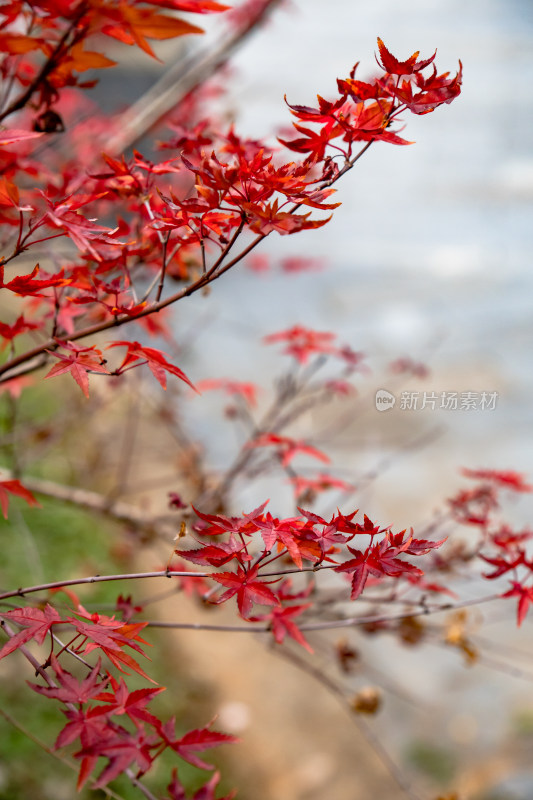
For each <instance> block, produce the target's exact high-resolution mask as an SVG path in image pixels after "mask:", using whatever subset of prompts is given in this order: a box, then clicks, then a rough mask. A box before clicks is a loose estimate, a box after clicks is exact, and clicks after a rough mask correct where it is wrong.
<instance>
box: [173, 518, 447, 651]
mask: <svg viewBox="0 0 533 800" xmlns="http://www.w3.org/2000/svg"><path fill="white" fill-rule="evenodd" d="M265 507H266V503H264V504H263V505H262V506H260V507H259V508H256V509H255V510H254V511H252V512H250V513H249V514H244V515H243V516H241V517H225V516H221V515H216V514H203V513H201V512H200V511H198V510H197V509H195V513H196V514H197V516H198V518H199V523H198V525H197V526H196V530H197V532H198V533H199V534H200V535H201V537H202V538H201V539H199V540H198V544H199V545H200V546H199V547H197V548H194V549H181V548H177V549H176V551H175V552H176V553H177V554H178V555H179V556H180V557H181V558H183V559H185V560H187V561H191V562H192V563H194V564H198V565H202V566H209V567H214V568H216V569H218V568H220V567H222V566H225V565H227V564H230V563H232V562H233V563H234V570H233V571H231V572H228V571H223V572H212V573H211V574H210V578H211V579H212V580H214V581H216V583H219V584H221V585H222V586H223V587H225V591H223V592H222V593H221V594H219V595H217V596H216V597H215V599H212V600H210V602H212V603H215V604H220V603H224V602H226V601H227V600H229V599H231V598H233V597H235V598H236V600H237V606H238V609H239V614H240V615H241V617H242V618H243V619H245V620H249V621H253V622H256V621H259V620H261V621H269V623H270V625H271V629H272V632H273V634H274V638H275V640H276V641H277V642H282V641H283V639H284V637H285V635H286V634H288V635H289V636H290V637H292V638H293V639H295V640H296V641H297V642H298V643H299V644H301V645H302V646H304V647H306V648H307V649H309V645H308V643H307V642H306V641H305V639H304V637H303V635H302V633H301V631H299V629H298V628H297V626H296V623H295V622H294V618H295V617H297V616H299V615H300V614H303V613H304V612H305V611H306V610H307V608H309V607H310V604H298V605H296V604H294V601H295V600H301V599H304V598H306V597H309V594H310V592H311V590H312V586H311V585H309V586H308V587H307V588H306V589H304V590H303V591H300V592H296V593H293V592H291V584H290V581H289V580H288V579H287V580H284V581H282V583H281V584H279V581H280V578H279V577H274V579H273V580H265V577H268V576H269V575H271V574H272V569H273V568H272V565H273V564H275V563H276V562H279V561H281V563H284V562H288V563H289V564H291V563H292V564H294V565H295V566H296V567H297V569H298V570H302V569H303V568H304V566H306V567H307V568H309V567H310V568H311V569H312V570H316V569H317V568H319V567H320V566H321V565H328V567H329V568H330V569H333V570H334V571H335V572H338V573H347V574H349V575H350V576H351V595H350V597H351V599H352V600H356V599H357V598H358V597H359V596H360V595H361V593H362V591H363V589H364V587H365V584H366V582H367V580H368V578H369V577H372V578H373V579H374V582H375V583H377V582H379V581H381V580H383V579H385V578H393V579H395V580H400V579H401V578H406V577H408V578H409V579H410V580H411V582H415V583H416V581H417V580H419V579H421V578H422V576H423V574H424V573H423V572H422V570H421V569H420V568H419V567H417V566H415V565H414V564H412V563H411V562H410V561H407V560H405V556H415V557H416V556H422V555H426V554H427V553H429V552H430V551H432V550H434V549H435V548H438V547H440V546H441V545H442V544H443V543H444V541H445V540H444V539H443V540H440V541H431V540H422V539H415V538H414V537H413V534H412V532H411V533H410V534H407V532H406V531H405V530H404V531H401V532H400V533H397V534H393V533H392V532H391V530H390V528H380V527H379V525H375V524H374V523H373V522H371V520H370V519H369V518H368V517H367V516H366V515H365V517H364V522H363V523H359V522H354V521H353V519H354V517H355V515H356V514H357V511H354V512H352V513H351V514H348V515H344V514H341V512H338V513H337V514H335V515H333V516H332V517H331V519H330V520H326V519H324V518H322V517H321V516H319V515H318V514H314V513H313V512H311V511H305V510H304V509H302V508H299V509H298V510H299V511H300V516H297V517H290V518H287V519H279V518H277V517H273V516H272V514H271V513H270V512H267V513H265ZM257 535H258V536H259V537H260V542H259V546H258V542H257V539H258V536H257ZM213 537H217V538H216V539H213ZM218 537H220V538H218ZM356 538H357V540H358V541H361V540H362V542H363V543H364V546H363V547H362V548H361V549H358V548H353V547H351V546H350V545H349V544H348V543H349V542H353V540H354V539H356ZM205 539H207V541H204V540H205ZM345 545H346V547H347V549H348V551H349V553H350V554H351V555H352V556H353V558H349V559H348V560H344V561H343V560H339V559H342V547H343V546H345ZM265 571H266V572H265ZM276 584H279V585H276ZM426 588H427V587H426ZM255 604H259V605H266V606H270V607H271V610H270V611H269V612H268V613H267V614H262V615H260V616H257V615H255V616H254V615H252V611H253V608H254V605H255Z"/></svg>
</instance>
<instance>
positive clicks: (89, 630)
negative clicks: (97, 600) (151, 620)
mask: <svg viewBox="0 0 533 800" xmlns="http://www.w3.org/2000/svg"><path fill="white" fill-rule="evenodd" d="M75 613H76V615H77V616H79V617H81V619H75V618H74V617H68V618H67V620H66V622H70V623H71V624H72V625H73V626H74V628H75V629H76V631H77V632H78V633H79V634H80V635H81V636H82V637H83V638H84V642H83V643H82V644H81V645H79V646H78V647H76V651H77V652H79V651H80V650H83V649H84V651H85V653H90V652H92V651H93V650H95V649H96V648H100V649H101V650H102V652H103V653H105V655H106V656H107V657H108V658H109V660H110V661H111V662H112V663H113V664H114V665H115V666H116V667H117V669H118V670H120V672H126V670H125V669H124V667H128V668H129V669H132V670H134V671H135V672H138V673H139V675H142V676H143V678H146V679H147V680H149V681H150V682H151V683H155V682H156V681H154V680H152V678H150V677H149V676H148V675H146V673H145V672H144V671H143V670H142V669H141V667H140V666H139V664H138V663H137V662H136V661H135V659H134V658H132V657H131V656H130V655H129V654H128V653H125V652H124V648H125V647H131V648H132V650H135V651H136V652H137V653H140V654H141V655H143V656H144V657H145V658H148V656H147V655H146V653H145V652H144V651H143V650H142V648H141V647H140V645H139V642H140V643H142V644H147V642H145V641H144V639H141V637H140V636H139V632H140V631H141V630H142V629H143V628H145V627H146V626H147V624H148V623H147V622H135V623H124V622H123V621H122V620H117V619H115V618H114V617H107V616H105V615H104V614H89V612H88V611H86V610H85V609H84V608H83V606H79V607H78V610H77V611H76V612H75ZM83 620H87V621H86V622H84V621H83ZM126 674H127V673H126Z"/></svg>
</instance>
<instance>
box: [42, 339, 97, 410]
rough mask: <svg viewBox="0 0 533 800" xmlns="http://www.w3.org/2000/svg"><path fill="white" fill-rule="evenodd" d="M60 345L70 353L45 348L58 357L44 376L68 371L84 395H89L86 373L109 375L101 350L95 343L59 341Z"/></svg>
mask: <svg viewBox="0 0 533 800" xmlns="http://www.w3.org/2000/svg"><path fill="white" fill-rule="evenodd" d="M61 346H62V347H66V348H68V349H69V350H70V351H71V352H70V355H64V354H63V353H57V352H55V351H52V350H47V351H46V352H47V353H49V354H50V355H51V356H53V357H54V358H58V359H59V364H55V365H54V366H53V367H52V369H51V370H50V372H48V373H47V374H46V375H45V376H44V377H45V378H53V377H54V376H57V375H64V374H65V373H67V372H70V374H71V375H72V377H73V378H74V380H75V381H76V383H77V384H78V386H79V387H80V389H81V390H82V392H83V394H84V395H85V397H89V374H88V373H89V372H99V373H103V374H104V375H110V372H109V370H108V369H107V368H106V367H105V366H104V364H103V358H102V352H101V350H98V349H97V348H96V347H95V345H92V346H91V347H80V346H79V345H77V344H75V343H74V342H61Z"/></svg>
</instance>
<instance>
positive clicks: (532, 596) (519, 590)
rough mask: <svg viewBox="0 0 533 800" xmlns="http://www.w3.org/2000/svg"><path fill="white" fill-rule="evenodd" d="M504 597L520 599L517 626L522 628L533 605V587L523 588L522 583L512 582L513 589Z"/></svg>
mask: <svg viewBox="0 0 533 800" xmlns="http://www.w3.org/2000/svg"><path fill="white" fill-rule="evenodd" d="M502 597H518V606H517V610H516V615H517V624H518V625H519V626H520V625H521V624H522V623H523V621H524V619H525V618H526V614H527V612H528V609H529V606H530V603H533V587H532V586H529V587H527V586H522V584H521V583H518V582H517V581H512V583H511V589H509V591H507V592H505V594H502Z"/></svg>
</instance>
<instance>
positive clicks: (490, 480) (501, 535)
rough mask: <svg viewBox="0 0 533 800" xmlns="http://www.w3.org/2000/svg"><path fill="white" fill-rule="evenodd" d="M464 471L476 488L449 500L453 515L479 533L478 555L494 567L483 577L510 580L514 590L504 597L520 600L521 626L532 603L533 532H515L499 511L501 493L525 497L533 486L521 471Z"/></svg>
mask: <svg viewBox="0 0 533 800" xmlns="http://www.w3.org/2000/svg"><path fill="white" fill-rule="evenodd" d="M462 472H463V475H465V476H466V477H467V478H470V479H472V480H474V481H476V485H475V486H474V488H472V489H464V490H461V491H460V492H459V493H458V494H457V495H456V496H455V497H452V498H451V499H450V501H449V503H450V509H451V512H452V514H453V516H454V517H455V519H457V520H458V521H459V522H461V523H462V524H464V525H471V526H474V527H475V528H476V529H478V530H479V531H480V535H481V540H480V544H479V546H478V552H477V555H478V556H479V558H480V559H481V560H482V561H484V562H485V563H486V564H489V565H490V566H491V567H493V570H492V572H486V573H483V577H484V578H486V579H487V580H495V579H497V578H500V577H502V576H503V575H506V576H507V577H508V579H509V580H510V583H511V588H510V589H508V590H507V591H506V592H503V593H502V595H501V596H502V597H516V598H517V599H518V600H517V622H518V625H521V624H522V623H523V621H524V619H525V617H526V614H527V612H528V609H529V606H530V604H531V603H533V559H532V557H531V552H530V549H529V550H528V543H529V542H530V541H531V540H532V539H533V530H531V529H529V528H526V529H524V530H520V531H516V530H514V529H513V528H512V527H511V526H510V525H508V524H507V523H505V522H502V521H501V520H500V519H499V518H498V517H497V516H496V512H497V511H498V510H499V508H500V494H501V492H502V491H507V492H514V493H518V494H522V493H525V492H533V486H531V485H530V484H528V483H526V481H525V479H524V476H523V475H521V474H520V473H519V472H514V471H511V470H495V469H477V470H476V469H463V470H462Z"/></svg>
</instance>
